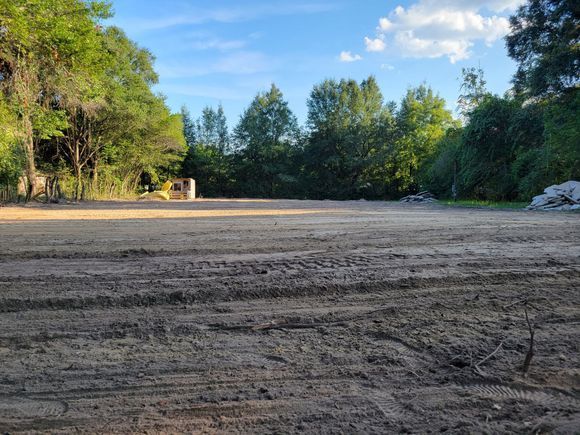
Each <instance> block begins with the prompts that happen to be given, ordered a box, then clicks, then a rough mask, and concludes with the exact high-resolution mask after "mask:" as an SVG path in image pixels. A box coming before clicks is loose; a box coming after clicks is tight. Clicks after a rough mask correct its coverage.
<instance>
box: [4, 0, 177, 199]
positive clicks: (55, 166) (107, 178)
mask: <svg viewBox="0 0 580 435" xmlns="http://www.w3.org/2000/svg"><path fill="white" fill-rule="evenodd" d="M109 16H110V8H109V4H108V2H104V1H98V0H0V29H2V31H1V32H0V91H2V93H3V94H4V95H5V96H6V100H7V104H8V105H9V106H10V107H13V108H14V112H15V114H16V116H15V117H14V118H13V119H12V120H11V123H10V124H11V126H12V127H13V131H14V132H15V133H14V140H15V142H16V143H18V144H20V145H21V146H22V150H23V154H24V156H25V166H26V175H27V178H28V179H29V180H33V179H34V177H35V172H36V164H38V163H40V165H41V166H42V168H43V170H44V171H47V172H48V173H49V175H50V174H53V175H57V174H64V173H65V172H63V171H62V168H61V164H62V162H66V163H68V165H69V168H70V171H68V172H70V173H72V175H73V176H74V178H75V181H74V189H73V192H72V195H73V196H74V197H75V198H77V199H78V198H81V197H84V196H85V195H86V194H87V191H88V190H92V191H93V194H94V195H99V194H100V193H102V192H103V191H106V192H110V193H125V192H129V191H132V190H134V189H135V188H136V187H137V185H138V184H139V181H140V179H141V177H142V176H143V175H144V174H147V175H148V176H149V177H152V178H159V177H167V176H168V175H170V174H174V173H176V172H178V171H179V166H180V160H181V158H182V157H181V156H182V154H183V151H184V139H183V134H182V126H181V120H180V117H179V116H172V115H171V114H170V112H169V110H168V109H167V107H166V105H165V102H164V100H163V98H161V97H160V96H158V95H156V94H154V93H153V92H152V90H151V86H152V85H153V84H155V83H156V82H157V74H156V73H155V71H154V69H153V57H152V55H151V53H149V51H147V50H144V49H142V48H140V47H138V46H137V45H136V44H135V43H134V42H133V41H131V40H129V39H128V38H127V37H126V36H125V34H124V33H123V32H122V31H121V30H120V29H118V28H115V27H109V28H103V27H102V26H101V25H100V22H101V20H102V19H104V18H107V17H109ZM4 153H5V152H4V151H3V154H4ZM21 154H22V153H21ZM99 173H102V175H103V177H100V178H99ZM62 182H63V186H64V185H67V184H69V183H65V182H64V180H63V181H62ZM87 187H88V189H87ZM32 193H33V194H34V192H32Z"/></svg>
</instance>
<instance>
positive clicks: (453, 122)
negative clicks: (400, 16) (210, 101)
mask: <svg viewBox="0 0 580 435" xmlns="http://www.w3.org/2000/svg"><path fill="white" fill-rule="evenodd" d="M510 24H511V29H512V31H511V33H510V34H509V35H508V36H507V37H506V45H507V50H508V54H509V56H510V57H512V58H513V59H514V60H515V61H516V62H517V63H518V68H517V71H516V73H515V75H514V77H513V85H514V86H513V88H512V89H510V90H509V91H507V92H506V94H505V95H503V96H499V95H494V94H492V93H490V92H489V91H487V89H486V87H485V85H486V82H485V78H484V72H483V71H482V70H481V69H479V68H464V69H463V70H462V75H463V77H462V79H463V80H462V85H461V95H460V97H459V99H458V107H459V110H460V119H459V120H458V119H454V118H453V116H452V114H451V112H450V111H449V110H446V109H445V101H444V100H443V99H442V98H440V97H439V96H438V95H437V94H436V93H435V92H434V91H433V90H432V89H431V88H430V87H429V86H428V85H426V84H421V85H420V86H417V87H411V88H409V89H407V92H406V93H405V95H404V96H403V98H402V99H401V101H400V102H399V103H398V104H397V103H396V102H392V101H390V102H385V101H384V100H383V96H382V94H381V91H380V89H379V87H378V85H377V82H376V80H375V78H374V77H373V76H370V77H369V78H367V79H366V80H363V81H362V82H361V83H357V82H356V81H354V80H348V79H342V80H340V81H337V80H332V79H327V80H324V81H323V82H321V83H319V84H317V85H315V86H314V87H313V89H312V91H311V93H310V96H309V98H308V100H307V103H306V104H307V107H308V115H307V122H306V126H305V127H304V128H300V127H299V126H298V123H297V121H296V117H295V116H294V115H293V114H292V112H291V110H290V109H289V107H288V104H287V102H286V101H285V100H284V98H283V95H282V92H281V91H280V90H279V89H278V88H277V87H276V86H275V85H274V84H272V86H271V88H270V89H269V90H268V91H266V92H260V93H258V94H257V95H256V97H255V98H254V99H253V101H252V102H251V103H250V105H249V106H248V108H247V109H246V110H245V111H244V113H243V114H242V115H241V116H240V119H239V122H238V124H237V125H236V127H235V128H234V129H233V131H232V132H228V128H227V123H226V119H225V116H224V113H223V108H222V107H221V106H218V108H217V109H214V108H212V107H206V108H204V109H203V111H202V114H201V116H200V117H199V118H197V119H195V120H194V119H192V117H191V115H190V113H189V112H188V110H187V109H186V108H185V107H184V108H183V109H182V117H183V121H184V125H185V126H186V127H185V129H184V133H185V138H186V143H187V146H188V152H187V155H186V158H185V160H184V164H183V167H182V174H183V175H184V176H192V177H194V178H196V180H197V185H198V186H199V187H200V190H201V193H202V195H205V196H232V197H237V196H252V197H275V198H281V197H287V198H312V199H326V198H328V199H359V198H367V199H394V198H398V197H400V196H403V195H406V194H408V193H414V192H417V191H419V190H430V191H431V192H433V193H435V194H436V195H440V196H443V197H451V196H452V195H454V193H455V194H457V195H458V196H459V197H460V198H470V199H485V200H516V199H521V200H528V199H529V198H530V197H531V196H533V195H535V194H538V193H540V192H541V191H542V190H543V189H544V188H545V187H546V186H548V185H550V184H554V183H560V182H563V181H566V180H569V179H574V178H580V110H579V109H580V94H579V79H580V74H579V67H580V43H579V42H578V41H580V30H579V29H580V10H579V9H578V7H577V5H575V3H574V2H572V1H569V0H529V1H528V3H526V4H524V5H522V6H521V7H520V8H519V9H518V10H517V11H516V13H515V14H514V15H513V16H512V17H511V18H510Z"/></svg>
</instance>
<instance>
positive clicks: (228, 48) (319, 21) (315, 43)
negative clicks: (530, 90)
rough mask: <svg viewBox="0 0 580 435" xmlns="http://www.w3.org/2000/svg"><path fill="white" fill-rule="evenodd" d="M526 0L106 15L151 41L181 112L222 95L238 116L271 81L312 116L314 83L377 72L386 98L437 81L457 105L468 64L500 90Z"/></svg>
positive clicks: (317, 2) (118, 8) (271, 2)
mask: <svg viewBox="0 0 580 435" xmlns="http://www.w3.org/2000/svg"><path fill="white" fill-rule="evenodd" d="M521 2H522V1H521V0H490V1H482V0H411V1H402V2H399V1H386V0H333V1H331V0H313V1H306V0H292V1H282V0H244V1H239V0H238V1H233V0H207V1H204V0H164V1H162V2H161V1H158V0H113V8H114V11H115V17H114V18H113V19H112V20H110V21H109V24H114V25H118V26H120V27H122V28H123V29H125V31H126V32H127V34H128V35H129V37H130V38H132V39H133V40H136V41H137V42H138V43H139V44H140V45H141V46H143V47H147V48H148V49H150V50H151V51H152V52H153V54H154V55H155V57H156V58H157V60H156V70H157V71H158V73H159V75H160V83H159V85H158V86H157V88H156V90H158V91H159V92H161V93H163V94H164V95H166V97H167V103H168V104H169V106H170V107H171V109H172V110H174V111H178V110H179V108H180V107H181V106H182V105H186V106H187V107H188V108H189V109H190V111H191V112H192V114H194V116H197V115H198V113H199V112H200V111H201V109H202V108H203V107H204V106H205V105H213V106H216V105H217V104H218V103H219V102H221V103H222V104H223V106H224V109H225V111H226V115H227V116H228V121H229V123H230V124H232V125H233V124H235V123H236V122H237V120H238V118H239V116H240V113H241V112H242V111H243V109H244V108H245V107H246V106H247V105H248V103H249V102H250V100H251V99H252V98H253V96H254V95H255V94H256V92H257V91H260V90H266V89H267V88H268V87H269V85H270V83H272V82H274V83H276V85H277V86H278V87H280V88H281V90H282V92H283V93H284V95H285V97H286V99H287V100H288V101H289V103H290V107H291V109H292V110H293V111H294V112H295V113H296V115H297V116H298V118H299V120H300V121H301V122H303V121H304V120H305V118H306V99H307V97H308V94H309V92H310V90H311V89H312V86H313V85H314V84H315V83H318V82H320V81H321V80H323V79H325V78H343V77H344V78H347V77H348V78H354V79H356V80H359V81H360V80H362V79H363V78H365V77H367V76H368V75H370V74H372V75H374V76H375V77H376V78H377V80H378V82H379V84H380V86H381V89H382V91H383V94H384V96H385V99H386V100H396V101H398V100H400V98H401V97H402V95H403V94H404V92H405V90H406V88H407V87H409V86H416V85H418V84H420V83H421V82H427V83H428V84H430V85H431V86H432V87H433V88H434V89H435V90H436V91H437V92H439V94H440V95H441V96H443V97H444V98H445V99H446V100H447V102H448V106H449V108H451V109H454V107H455V101H456V99H457V95H458V89H459V84H460V83H459V80H458V78H459V76H460V73H461V68H462V67H469V66H478V65H479V66H481V67H482V68H483V69H484V70H485V73H486V78H487V81H488V87H489V89H490V90H492V91H493V92H496V93H503V92H505V91H506V90H507V89H508V87H509V80H510V78H511V75H512V73H513V71H514V69H515V65H514V63H513V62H512V61H511V60H510V59H509V58H508V57H507V55H506V50H505V43H504V41H503V39H502V38H503V36H505V34H506V33H507V32H508V30H509V26H508V20H507V17H508V16H509V15H510V13H511V12H513V10H514V8H516V7H517V6H518V5H519V4H521Z"/></svg>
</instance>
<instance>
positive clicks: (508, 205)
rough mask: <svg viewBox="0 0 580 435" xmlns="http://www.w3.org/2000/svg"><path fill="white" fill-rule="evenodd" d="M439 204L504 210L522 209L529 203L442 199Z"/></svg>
mask: <svg viewBox="0 0 580 435" xmlns="http://www.w3.org/2000/svg"><path fill="white" fill-rule="evenodd" d="M439 204H443V205H449V206H453V207H473V208H477V207H485V208H505V209H522V208H525V207H527V206H528V205H529V202H510V201H480V200H476V199H458V200H457V201H453V200H452V199H443V200H441V201H439Z"/></svg>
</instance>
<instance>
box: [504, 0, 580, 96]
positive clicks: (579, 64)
mask: <svg viewBox="0 0 580 435" xmlns="http://www.w3.org/2000/svg"><path fill="white" fill-rule="evenodd" d="M579 22H580V7H578V2H577V1H575V0H529V1H528V2H527V3H526V4H524V5H522V6H520V8H519V9H518V11H517V13H516V14H515V15H513V16H512V17H511V18H510V24H511V33H510V34H509V35H508V36H507V37H506V42H507V49H508V53H509V55H510V56H511V57H512V58H513V59H514V60H515V61H516V62H518V64H519V65H518V70H517V72H516V74H515V77H514V84H515V86H516V91H517V92H518V93H524V94H525V95H527V96H531V97H545V96H549V95H561V94H563V93H566V92H567V91H569V90H573V89H577V87H578V80H579V77H580V74H579V68H580V26H579V24H578V23H579Z"/></svg>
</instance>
